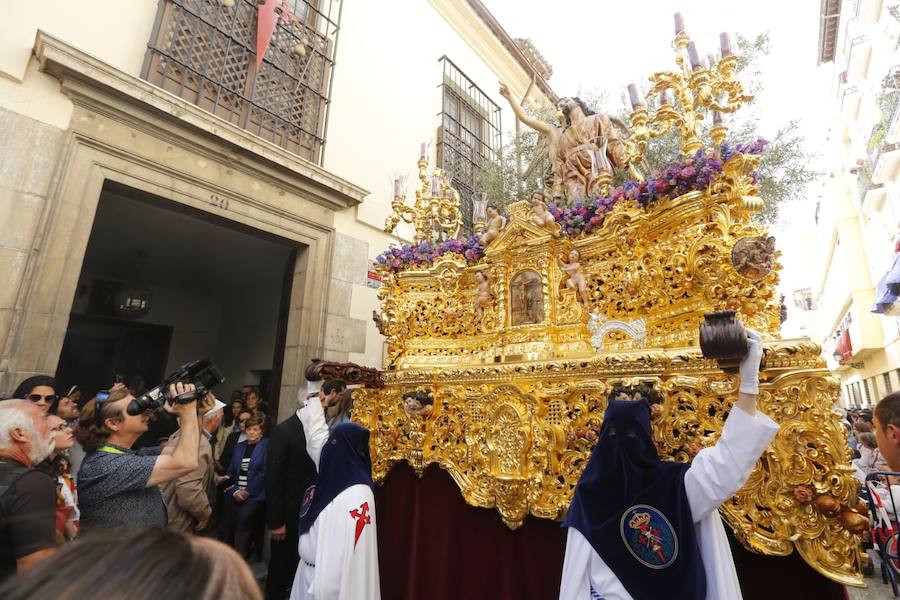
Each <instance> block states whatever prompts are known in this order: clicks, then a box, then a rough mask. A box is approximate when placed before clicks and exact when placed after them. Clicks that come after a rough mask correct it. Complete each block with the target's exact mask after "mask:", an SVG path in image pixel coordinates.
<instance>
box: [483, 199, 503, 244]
mask: <svg viewBox="0 0 900 600" xmlns="http://www.w3.org/2000/svg"><path fill="white" fill-rule="evenodd" d="M487 218H488V222H487V230H486V231H485V232H484V233H482V234H481V240H480V241H481V245H482V246H487V245H488V244H490V243H491V242H493V241H494V240H495V239H497V237H498V236H499V235H500V231H501V230H502V229H503V228H504V227H506V217H504V216H503V215H501V214H500V211H499V210H498V209H497V207H496V206H488V207H487Z"/></svg>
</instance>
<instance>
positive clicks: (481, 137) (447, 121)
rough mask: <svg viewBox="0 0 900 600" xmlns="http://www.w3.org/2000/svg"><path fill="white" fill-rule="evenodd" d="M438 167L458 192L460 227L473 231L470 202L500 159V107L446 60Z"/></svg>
mask: <svg viewBox="0 0 900 600" xmlns="http://www.w3.org/2000/svg"><path fill="white" fill-rule="evenodd" d="M439 62H440V63H441V65H442V67H443V79H442V82H441V88H442V90H443V102H442V107H441V125H440V128H439V129H438V144H437V164H438V166H439V167H440V168H442V169H443V170H444V171H445V172H446V173H447V175H448V176H449V177H450V181H451V184H452V185H453V187H455V188H456V189H457V190H458V191H459V195H460V210H461V211H462V216H463V227H464V228H465V229H466V230H467V231H471V229H472V198H473V196H474V194H475V192H479V191H483V189H482V186H481V182H480V176H481V172H482V170H483V169H484V166H485V164H486V163H487V162H488V161H491V162H493V161H497V160H499V159H500V147H501V146H502V145H503V139H502V136H501V133H500V107H499V106H497V105H496V104H494V102H493V101H492V100H491V99H490V98H489V97H488V96H487V94H485V93H484V92H483V91H481V89H480V88H479V87H478V86H477V85H475V83H473V82H472V80H471V79H469V78H468V77H466V76H465V74H464V73H463V72H462V71H460V70H459V68H458V67H457V66H456V65H455V64H453V62H452V61H451V60H450V59H449V58H447V57H446V56H443V57H441V59H440V61H439Z"/></svg>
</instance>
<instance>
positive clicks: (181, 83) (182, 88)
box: [142, 0, 341, 163]
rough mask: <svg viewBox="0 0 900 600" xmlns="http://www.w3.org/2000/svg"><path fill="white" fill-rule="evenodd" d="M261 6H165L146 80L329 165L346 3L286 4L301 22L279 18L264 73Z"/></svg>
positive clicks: (192, 2) (171, 1)
mask: <svg viewBox="0 0 900 600" xmlns="http://www.w3.org/2000/svg"><path fill="white" fill-rule="evenodd" d="M269 1H274V0H269ZM259 4H261V2H258V1H257V0H235V2H234V4H233V6H231V7H225V6H223V5H222V4H221V3H220V2H219V0H159V8H158V9H157V13H156V21H155V23H154V26H153V31H152V33H151V35H150V42H149V44H148V45H147V54H146V56H145V58H144V65H143V70H142V77H143V78H144V79H146V80H147V81H149V82H150V83H153V84H154V85H157V86H159V87H161V88H163V89H165V90H167V91H169V92H171V93H173V94H175V95H176V96H179V97H181V98H183V99H185V100H188V101H189V102H192V103H193V104H196V105H197V106H199V107H200V108H203V109H204V110H207V111H209V112H211V113H213V114H215V115H217V116H219V117H221V118H223V119H225V120H226V121H228V122H230V123H233V124H235V125H238V126H239V127H241V128H242V129H245V130H247V131H249V132H251V133H253V134H255V135H257V136H259V137H261V138H263V139H266V140H268V141H270V142H272V143H274V144H277V145H278V146H281V147H282V148H284V149H286V150H288V151H290V152H292V153H294V154H297V155H298V156H300V157H302V158H304V159H306V160H309V161H312V162H317V163H321V160H322V150H323V147H324V145H325V136H326V133H327V114H328V104H329V92H330V88H331V81H332V78H333V73H334V53H335V48H336V44H337V39H338V31H339V22H340V4H341V3H340V2H339V0H283V1H282V2H281V6H283V7H285V8H287V9H289V10H290V11H291V13H292V14H293V16H294V18H292V19H285V18H279V19H278V20H277V23H276V26H275V31H274V32H273V33H272V37H271V41H270V42H269V46H268V49H267V50H266V53H265V56H264V58H263V60H262V62H261V63H260V64H259V66H258V67H257V59H256V42H257V17H258V5H259Z"/></svg>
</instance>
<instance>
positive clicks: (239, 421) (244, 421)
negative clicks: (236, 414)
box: [238, 417, 250, 423]
mask: <svg viewBox="0 0 900 600" xmlns="http://www.w3.org/2000/svg"><path fill="white" fill-rule="evenodd" d="M249 420H250V417H247V418H246V419H238V423H246V422H247V421H249Z"/></svg>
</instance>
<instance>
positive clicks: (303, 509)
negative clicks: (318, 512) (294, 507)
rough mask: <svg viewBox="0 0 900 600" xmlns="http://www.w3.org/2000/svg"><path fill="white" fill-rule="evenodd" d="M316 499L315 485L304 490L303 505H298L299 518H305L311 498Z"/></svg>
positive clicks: (310, 504)
mask: <svg viewBox="0 0 900 600" xmlns="http://www.w3.org/2000/svg"><path fill="white" fill-rule="evenodd" d="M315 497H316V486H315V484H313V485H311V486H309V487H308V488H306V491H305V492H303V503H302V504H300V518H301V519H302V518H303V517H305V516H306V513H308V512H309V507H310V506H312V502H313V498H315Z"/></svg>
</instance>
